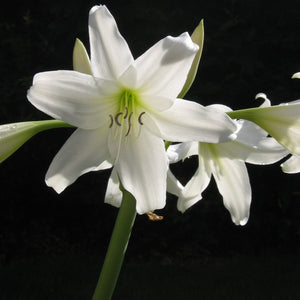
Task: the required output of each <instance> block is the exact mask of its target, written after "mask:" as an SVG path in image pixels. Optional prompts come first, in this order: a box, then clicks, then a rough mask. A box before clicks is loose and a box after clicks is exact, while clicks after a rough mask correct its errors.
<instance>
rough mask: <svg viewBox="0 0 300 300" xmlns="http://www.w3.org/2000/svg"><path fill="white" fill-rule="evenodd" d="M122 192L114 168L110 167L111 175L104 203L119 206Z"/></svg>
mask: <svg viewBox="0 0 300 300" xmlns="http://www.w3.org/2000/svg"><path fill="white" fill-rule="evenodd" d="M122 198H123V193H122V191H121V190H120V181H119V177H118V174H117V172H116V170H115V168H113V169H112V172H111V175H110V177H109V180H108V184H107V188H106V194H105V201H104V202H105V203H108V204H110V205H113V206H115V207H120V206H121V203H122Z"/></svg>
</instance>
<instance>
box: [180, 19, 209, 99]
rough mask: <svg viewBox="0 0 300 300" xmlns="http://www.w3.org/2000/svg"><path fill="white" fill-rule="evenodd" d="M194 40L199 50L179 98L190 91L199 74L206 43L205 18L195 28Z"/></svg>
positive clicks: (192, 37)
mask: <svg viewBox="0 0 300 300" xmlns="http://www.w3.org/2000/svg"><path fill="white" fill-rule="evenodd" d="M191 39H192V41H193V42H194V43H195V44H197V45H198V46H199V50H198V52H197V54H196V56H195V58H194V61H193V63H192V66H191V68H190V71H189V73H188V76H187V79H186V81H185V84H184V86H183V88H182V90H181V92H180V93H179V95H178V98H183V97H184V96H185V94H186V93H187V92H188V90H189V89H190V87H191V86H192V84H193V82H194V79H195V77H196V74H197V70H198V66H199V62H200V59H201V55H202V50H203V43H204V25H203V20H201V22H200V23H199V25H198V26H197V27H196V29H195V30H194V32H193V34H192V36H191Z"/></svg>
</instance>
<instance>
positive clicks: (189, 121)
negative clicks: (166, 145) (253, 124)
mask: <svg viewBox="0 0 300 300" xmlns="http://www.w3.org/2000/svg"><path fill="white" fill-rule="evenodd" d="M152 116H153V118H154V119H155V122H156V124H157V125H158V127H159V129H160V131H161V134H162V138H163V139H164V140H167V141H171V142H189V141H200V142H207V143H218V142H226V141H229V140H231V139H232V138H235V136H234V134H233V133H234V132H235V131H236V129H237V126H236V124H235V123H234V122H233V121H232V120H231V119H230V118H229V117H228V116H227V115H226V114H225V113H222V112H219V111H216V110H214V109H212V108H206V107H203V106H201V105H200V104H198V103H196V102H192V101H186V100H181V99H176V100H175V103H174V105H173V106H172V107H171V108H170V109H168V110H165V111H163V112H161V113H157V114H153V115H152Z"/></svg>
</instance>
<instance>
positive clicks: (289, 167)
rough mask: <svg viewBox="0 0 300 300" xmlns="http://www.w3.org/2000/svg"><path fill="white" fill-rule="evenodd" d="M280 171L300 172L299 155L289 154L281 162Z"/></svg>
mask: <svg viewBox="0 0 300 300" xmlns="http://www.w3.org/2000/svg"><path fill="white" fill-rule="evenodd" d="M281 168H282V171H283V172H284V173H288V174H295V173H299V172H300V157H298V156H295V155H293V156H291V157H290V158H289V159H288V160H287V161H285V162H284V163H283V164H281Z"/></svg>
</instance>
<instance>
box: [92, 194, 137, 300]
mask: <svg viewBox="0 0 300 300" xmlns="http://www.w3.org/2000/svg"><path fill="white" fill-rule="evenodd" d="M135 216H136V200H135V199H134V197H133V196H132V195H131V194H130V193H129V192H127V191H126V190H123V199H122V204H121V207H120V209H119V213H118V216H117V219H116V223H115V226H114V229H113V233H112V236H111V239H110V243H109V246H108V250H107V253H106V257H105V260H104V264H103V267H102V270H101V274H100V277H99V280H98V283H97V286H96V289H95V291H94V295H93V298H92V300H110V299H111V297H112V295H113V292H114V289H115V286H116V283H117V280H118V277H119V274H120V270H121V267H122V263H123V260H124V256H125V253H126V249H127V245H128V241H129V238H130V234H131V230H132V227H133V224H134V221H135Z"/></svg>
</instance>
